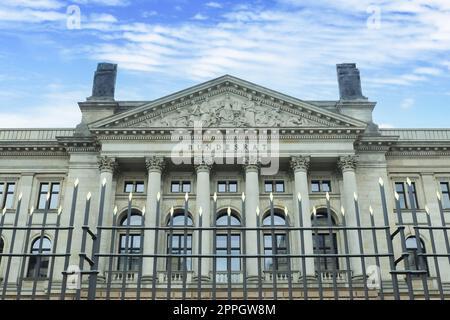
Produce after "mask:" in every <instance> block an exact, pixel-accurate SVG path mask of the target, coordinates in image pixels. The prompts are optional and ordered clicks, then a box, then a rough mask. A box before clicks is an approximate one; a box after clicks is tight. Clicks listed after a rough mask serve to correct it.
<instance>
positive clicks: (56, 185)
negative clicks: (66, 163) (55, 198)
mask: <svg viewBox="0 0 450 320" xmlns="http://www.w3.org/2000/svg"><path fill="white" fill-rule="evenodd" d="M59 189H60V185H59V183H53V184H52V192H54V193H59Z"/></svg>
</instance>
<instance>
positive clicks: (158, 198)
mask: <svg viewBox="0 0 450 320" xmlns="http://www.w3.org/2000/svg"><path fill="white" fill-rule="evenodd" d="M160 211H161V193H160V192H158V193H157V195H156V221H155V224H156V225H155V248H154V249H153V254H154V256H153V274H152V300H155V299H156V278H157V276H158V271H157V269H158V244H159V229H160V225H159V224H160V223H159V219H160ZM150 214H152V213H150Z"/></svg>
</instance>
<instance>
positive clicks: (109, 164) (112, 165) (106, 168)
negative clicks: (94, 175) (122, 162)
mask: <svg viewBox="0 0 450 320" xmlns="http://www.w3.org/2000/svg"><path fill="white" fill-rule="evenodd" d="M98 168H99V169H100V172H112V173H114V172H115V171H116V170H117V169H118V164H117V162H116V158H110V157H107V156H104V157H101V158H100V159H99V160H98Z"/></svg>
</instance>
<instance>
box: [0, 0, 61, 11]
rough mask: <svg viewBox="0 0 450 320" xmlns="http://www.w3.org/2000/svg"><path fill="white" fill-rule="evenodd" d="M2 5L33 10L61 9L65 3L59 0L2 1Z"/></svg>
mask: <svg viewBox="0 0 450 320" xmlns="http://www.w3.org/2000/svg"><path fill="white" fill-rule="evenodd" d="M1 4H2V5H4V6H10V7H21V8H24V7H25V8H32V9H59V8H61V7H63V6H64V3H62V2H61V1H58V0H2V3H1Z"/></svg>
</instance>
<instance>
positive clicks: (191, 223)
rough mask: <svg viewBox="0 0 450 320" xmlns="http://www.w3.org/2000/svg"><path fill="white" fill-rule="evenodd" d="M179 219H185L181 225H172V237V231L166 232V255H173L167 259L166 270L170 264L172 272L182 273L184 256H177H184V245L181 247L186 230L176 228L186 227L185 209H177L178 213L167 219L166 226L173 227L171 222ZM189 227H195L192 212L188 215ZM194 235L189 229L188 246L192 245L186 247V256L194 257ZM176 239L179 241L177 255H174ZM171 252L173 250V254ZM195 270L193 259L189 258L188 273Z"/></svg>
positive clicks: (187, 262) (187, 263)
mask: <svg viewBox="0 0 450 320" xmlns="http://www.w3.org/2000/svg"><path fill="white" fill-rule="evenodd" d="M177 217H181V218H182V219H183V220H182V223H181V224H178V223H177V224H175V223H173V224H172V225H173V229H172V235H171V233H170V230H167V231H166V253H167V254H171V255H172V256H171V258H170V257H166V259H165V262H166V269H167V268H168V266H169V263H170V264H171V266H172V272H182V271H183V257H182V256H179V257H177V254H178V255H182V254H184V243H183V246H182V247H180V245H181V242H182V241H183V240H184V230H177V229H175V228H176V227H184V226H185V221H184V219H185V216H184V209H177V210H176V212H174V214H173V216H170V215H169V217H168V219H167V222H166V225H167V226H168V227H170V226H171V220H172V219H173V221H174V222H175V218H177ZM177 220H178V219H177ZM187 227H194V220H193V218H192V215H191V213H190V212H188V213H187ZM193 233H194V232H193V231H192V230H189V229H188V231H187V234H186V242H187V243H188V244H189V243H190V247H189V246H186V254H187V255H192V252H193V251H192V250H193V239H194V236H193ZM171 236H172V239H171V240H172V244H171V243H170V242H169V240H170V237H171ZM174 238H177V239H178V248H177V250H176V252H177V253H174V246H173V241H174ZM181 239H183V240H181ZM170 250H172V252H170ZM174 260H175V261H176V264H177V266H178V268H177V269H173V266H174ZM193 270H194V266H193V261H192V257H189V256H188V257H187V258H186V271H187V272H190V271H193Z"/></svg>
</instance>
